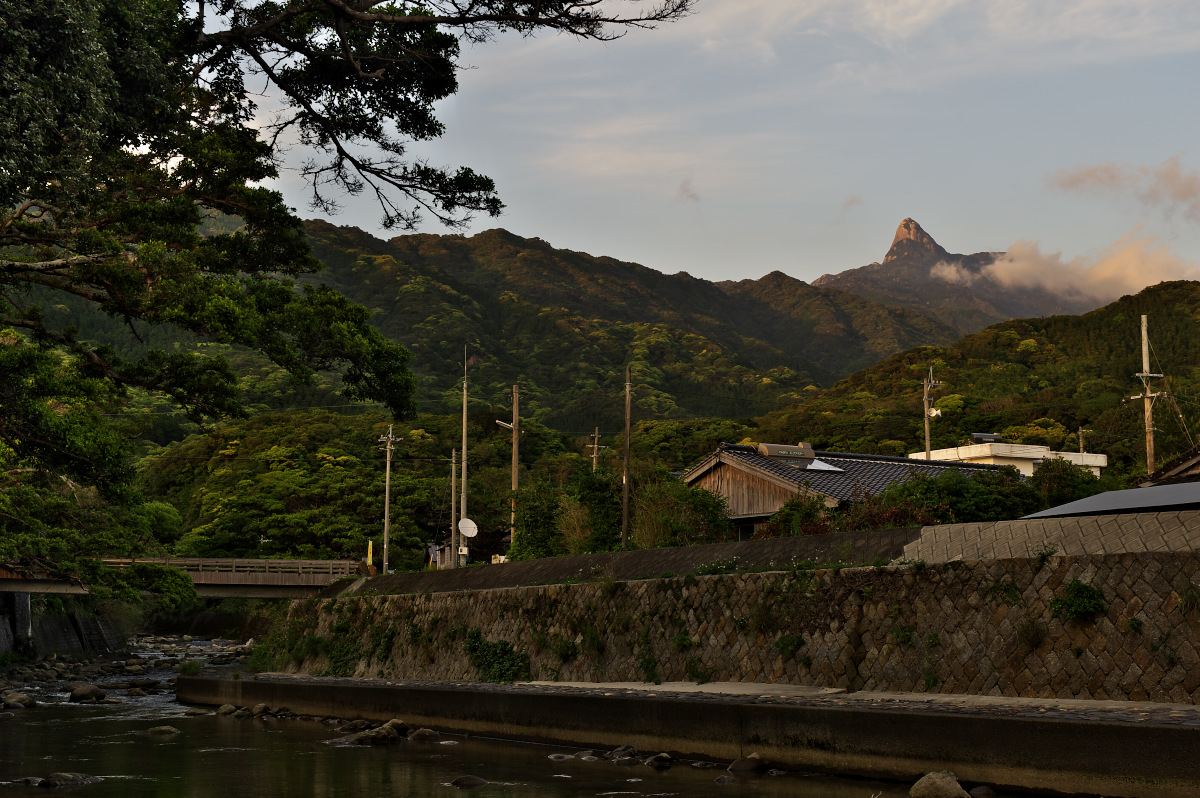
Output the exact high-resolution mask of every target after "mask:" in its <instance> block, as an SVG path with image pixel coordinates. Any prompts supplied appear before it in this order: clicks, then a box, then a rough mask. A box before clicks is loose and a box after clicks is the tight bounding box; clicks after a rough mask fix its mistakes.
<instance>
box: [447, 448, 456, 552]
mask: <svg viewBox="0 0 1200 798" xmlns="http://www.w3.org/2000/svg"><path fill="white" fill-rule="evenodd" d="M457 477H458V450H457V449H451V450H450V543H449V544H448V545H447V549H448V551H447V552H446V555H447V557H448V558H449V560H450V562H449V563H448V564H447V566H446V567H447V568H453V567H454V563H455V561H456V560H457V559H458V557H457V555H453V554H452V552H455V551H458V549H457V546H458V496H457V495H456V494H457V493H458V491H457V490H456V489H455V479H456V478H457Z"/></svg>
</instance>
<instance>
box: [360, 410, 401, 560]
mask: <svg viewBox="0 0 1200 798" xmlns="http://www.w3.org/2000/svg"><path fill="white" fill-rule="evenodd" d="M402 440H404V439H403V438H393V437H392V425H391V424H388V431H387V435H383V436H381V437H380V438H379V442H380V443H382V444H384V445H383V446H381V447H380V448H381V449H383V450H384V451H385V452H387V468H386V470H385V471H384V472H383V474H384V476H383V573H384V574H387V572H388V535H389V532H390V531H391V520H392V519H391V515H392V514H391V503H392V445H393V444H394V443H396V442H398V441H402ZM368 565H370V563H368Z"/></svg>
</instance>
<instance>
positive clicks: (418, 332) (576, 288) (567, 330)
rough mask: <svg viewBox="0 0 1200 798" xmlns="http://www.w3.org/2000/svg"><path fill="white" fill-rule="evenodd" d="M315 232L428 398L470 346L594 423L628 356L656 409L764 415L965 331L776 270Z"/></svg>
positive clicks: (331, 278) (459, 240) (496, 367)
mask: <svg viewBox="0 0 1200 798" xmlns="http://www.w3.org/2000/svg"><path fill="white" fill-rule="evenodd" d="M309 233H310V238H311V241H312V243H313V247H314V251H315V253H316V254H317V256H318V257H319V258H321V260H322V261H324V262H325V263H326V264H327V266H328V267H329V268H328V271H327V272H325V273H323V274H322V275H321V277H320V279H321V280H322V281H323V282H327V283H328V284H330V285H332V286H333V287H335V288H337V289H338V290H340V291H343V292H344V293H346V294H347V295H349V296H350V297H351V298H353V299H356V300H358V301H360V302H363V303H364V304H366V305H367V306H368V307H372V308H374V309H376V311H377V316H376V323H377V324H379V326H380V327H381V329H382V330H383V331H384V333H385V334H387V335H388V336H389V337H392V338H394V339H395V340H398V341H400V342H402V343H405V344H406V345H408V346H410V347H411V348H412V349H413V350H414V352H415V353H416V359H415V362H414V367H415V368H416V370H417V371H418V372H419V373H420V374H421V375H422V377H423V379H424V385H425V397H426V399H432V398H433V397H435V396H441V397H442V398H443V399H445V400H446V401H448V400H449V398H450V395H451V392H452V391H453V390H454V388H453V386H454V385H455V383H456V381H457V379H458V375H459V374H460V373H461V347H462V345H463V343H467V344H469V345H470V346H471V351H472V352H478V353H479V356H480V357H481V358H482V360H483V361H484V362H483V363H481V364H480V368H481V369H483V371H484V372H485V379H487V380H490V381H494V383H495V385H497V386H499V385H504V384H506V383H507V382H511V381H514V380H516V379H518V378H520V379H521V380H522V381H526V380H529V381H532V382H533V383H534V385H533V390H534V391H535V394H536V392H537V391H539V390H542V391H545V397H544V398H546V399H547V400H549V399H550V398H551V397H553V398H554V401H555V402H558V403H560V404H561V403H567V404H571V405H572V407H571V408H570V409H568V410H564V411H562V412H566V413H567V414H568V415H569V416H570V417H572V418H576V419H579V420H580V421H581V422H582V420H583V419H584V417H585V416H587V414H588V413H587V411H584V410H583V406H584V405H587V406H596V407H598V406H599V404H602V403H604V402H607V403H608V404H609V405H611V404H612V400H613V399H614V397H617V396H618V395H619V394H620V392H621V390H622V389H623V383H624V379H623V376H622V374H621V372H622V371H623V367H624V364H625V363H626V362H632V363H633V365H634V371H635V382H638V383H642V381H641V380H639V379H638V372H639V371H642V372H644V375H645V377H646V380H645V381H644V386H645V387H644V388H643V389H641V390H640V391H639V393H640V394H641V393H644V394H646V395H645V396H642V397H641V399H642V401H643V404H646V405H647V406H648V407H647V409H651V410H652V411H653V412H654V413H655V414H656V415H659V416H663V415H672V414H676V413H692V414H716V415H726V416H728V415H754V414H757V413H761V412H763V411H764V410H766V409H770V407H777V406H779V404H780V402H786V401H794V400H795V399H796V398H797V396H798V394H796V391H798V390H799V389H802V388H804V387H806V386H807V385H809V384H811V383H813V382H818V383H830V382H832V381H833V380H835V379H836V378H838V377H841V376H844V375H845V374H848V373H850V372H852V371H853V370H854V369H856V368H861V367H863V366H866V365H868V364H870V363H874V362H876V361H878V360H879V359H880V358H882V357H886V356H887V355H889V354H891V353H893V352H895V351H898V350H900V349H903V348H906V347H910V346H914V345H917V344H922V343H948V342H950V341H952V340H954V338H955V337H956V335H955V333H954V332H953V330H951V329H950V328H948V327H947V326H945V325H942V324H940V323H938V322H936V321H933V320H931V319H929V318H928V317H926V316H923V315H922V314H919V313H916V312H913V311H910V310H905V309H899V308H889V307H885V306H882V305H879V304H878V303H874V302H871V301H869V300H864V299H862V298H859V297H856V296H853V295H850V294H847V293H845V292H841V291H836V290H829V289H818V288H814V287H812V286H810V285H808V284H806V283H804V282H802V281H799V280H795V279H792V278H789V277H786V276H784V275H782V274H779V273H777V272H776V273H773V274H771V275H767V277H764V278H762V279H761V280H757V281H741V282H739V283H712V282H709V281H707V280H700V279H697V278H694V277H691V276H690V275H687V274H684V273H680V274H675V275H666V274H662V273H660V272H656V271H654V270H653V269H648V268H646V267H644V266H640V265H637V264H632V263H624V262H621V261H617V260H614V259H612V258H603V257H593V256H591V255H587V254H585V253H579V252H571V251H568V250H558V249H555V248H553V247H551V246H550V245H549V244H547V243H546V242H544V241H541V240H540V239H525V238H521V237H519V236H515V235H513V234H511V233H509V232H507V231H504V230H489V231H487V232H484V233H480V234H478V235H475V236H472V237H470V238H467V237H463V236H439V235H410V236H400V237H398V238H394V239H392V240H391V241H387V242H384V241H380V240H378V239H375V238H373V237H371V236H369V235H367V234H365V233H363V232H362V231H360V230H357V229H355V228H345V227H341V228H339V227H334V226H333V225H330V224H328V223H325V222H310V223H309ZM568 371H569V372H571V375H568V374H567V373H559V372H568ZM685 396H687V397H688V398H684V397H685ZM601 400H603V402H602V401H601ZM496 401H497V402H498V401H499V400H498V399H497V400H496ZM672 405H674V407H672ZM555 412H556V413H557V412H560V411H558V410H556V411H555ZM597 412H600V411H597ZM608 414H609V411H608V410H605V411H604V415H606V416H607V415H608Z"/></svg>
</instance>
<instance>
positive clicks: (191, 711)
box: [183, 707, 213, 717]
mask: <svg viewBox="0 0 1200 798" xmlns="http://www.w3.org/2000/svg"><path fill="white" fill-rule="evenodd" d="M183 714H185V715H188V716H191V717H198V716H200V715H211V714H213V713H211V712H209V711H208V710H207V709H201V708H200V707H192V708H191V709H189V710H188V711H187V712H184V713H183Z"/></svg>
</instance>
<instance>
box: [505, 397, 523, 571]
mask: <svg viewBox="0 0 1200 798" xmlns="http://www.w3.org/2000/svg"><path fill="white" fill-rule="evenodd" d="M519 404H520V393H519V387H518V386H517V385H516V384H514V385H513V420H512V434H513V446H512V450H513V451H512V491H513V495H512V511H511V514H510V516H509V527H508V543H509V547H510V548H511V547H512V544H514V543H516V542H517V483H518V478H517V477H518V464H519V461H518V458H517V448H518V447H519V446H520V445H521V415H520V410H519V409H518V408H519Z"/></svg>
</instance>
